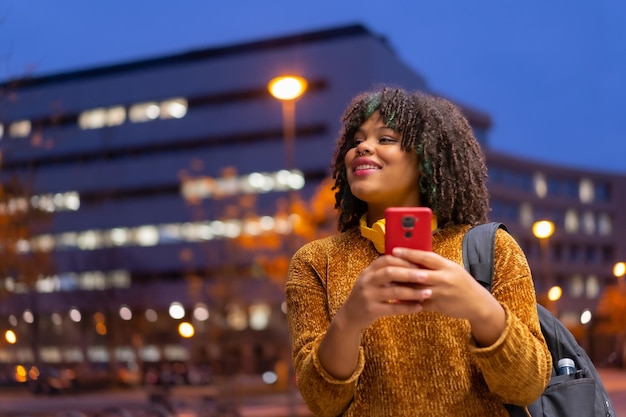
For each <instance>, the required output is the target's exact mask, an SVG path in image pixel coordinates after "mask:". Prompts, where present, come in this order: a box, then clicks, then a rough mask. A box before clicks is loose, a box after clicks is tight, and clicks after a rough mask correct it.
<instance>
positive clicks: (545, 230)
mask: <svg viewBox="0 0 626 417" xmlns="http://www.w3.org/2000/svg"><path fill="white" fill-rule="evenodd" d="M532 230H533V235H534V236H535V237H536V238H537V239H539V247H540V254H539V255H540V256H541V272H542V275H543V276H542V281H543V282H544V285H545V286H546V287H547V286H550V285H551V284H552V282H551V278H550V276H549V275H550V274H549V272H548V269H549V266H548V253H547V252H548V239H549V238H550V236H552V234H553V233H554V223H552V222H551V221H549V220H539V221H536V222H535V223H534V224H533V228H532ZM560 297H561V291H560V288H550V290H549V291H548V299H549V300H550V301H556V300H558V299H559V298H560Z"/></svg>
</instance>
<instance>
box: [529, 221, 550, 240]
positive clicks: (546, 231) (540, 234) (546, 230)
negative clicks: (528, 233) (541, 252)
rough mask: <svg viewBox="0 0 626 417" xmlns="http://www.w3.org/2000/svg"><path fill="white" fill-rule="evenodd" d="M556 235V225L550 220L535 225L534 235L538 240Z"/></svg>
mask: <svg viewBox="0 0 626 417" xmlns="http://www.w3.org/2000/svg"><path fill="white" fill-rule="evenodd" d="M552 233H554V223H552V222H551V221H549V220H540V221H538V222H535V223H534V224H533V235H535V237H536V238H538V239H546V238H549V237H550V236H552Z"/></svg>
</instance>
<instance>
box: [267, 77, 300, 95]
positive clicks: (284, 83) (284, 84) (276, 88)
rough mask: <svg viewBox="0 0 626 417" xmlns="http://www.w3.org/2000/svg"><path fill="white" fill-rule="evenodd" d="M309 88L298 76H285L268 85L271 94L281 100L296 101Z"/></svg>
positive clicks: (273, 80)
mask: <svg viewBox="0 0 626 417" xmlns="http://www.w3.org/2000/svg"><path fill="white" fill-rule="evenodd" d="M307 86H308V83H307V82H306V80H305V79H304V78H302V77H298V76H296V75H285V76H280V77H276V78H274V79H272V80H271V81H270V82H269V84H268V85H267V89H268V90H269V92H270V93H271V94H272V95H273V96H274V97H276V98H277V99H279V100H295V99H297V98H298V97H300V96H301V95H302V94H303V93H304V92H305V91H306V88H307Z"/></svg>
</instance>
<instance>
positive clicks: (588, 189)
mask: <svg viewBox="0 0 626 417" xmlns="http://www.w3.org/2000/svg"><path fill="white" fill-rule="evenodd" d="M578 198H580V201H581V202H582V203H591V202H592V201H593V199H594V189H593V182H592V181H591V180H589V179H582V180H581V181H580V184H579V185H578Z"/></svg>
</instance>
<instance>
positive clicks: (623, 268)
mask: <svg viewBox="0 0 626 417" xmlns="http://www.w3.org/2000/svg"><path fill="white" fill-rule="evenodd" d="M613 275H615V278H622V277H623V276H624V275H626V262H617V263H616V264H615V266H613Z"/></svg>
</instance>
